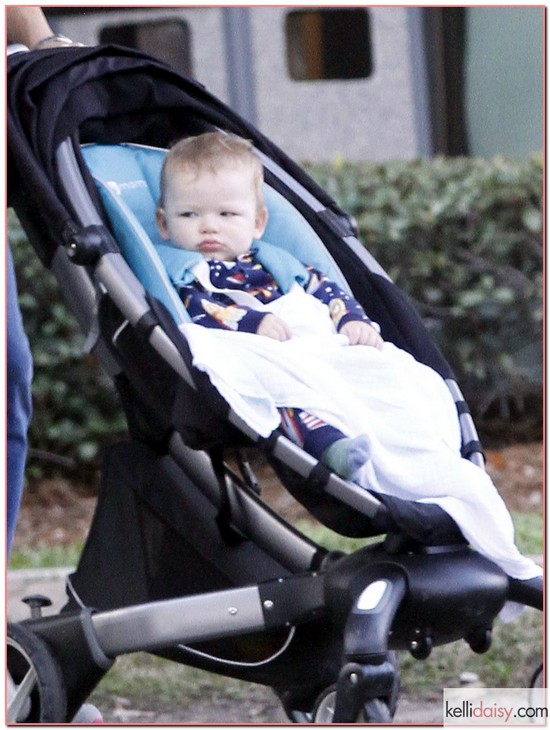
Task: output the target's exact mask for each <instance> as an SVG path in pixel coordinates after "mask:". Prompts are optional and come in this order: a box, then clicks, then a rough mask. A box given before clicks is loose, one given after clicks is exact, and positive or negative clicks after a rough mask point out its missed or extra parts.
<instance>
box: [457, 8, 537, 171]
mask: <svg viewBox="0 0 550 730" xmlns="http://www.w3.org/2000/svg"><path fill="white" fill-rule="evenodd" d="M543 25H544V9H543V8H542V7H538V8H533V7H531V8H528V7H515V8H498V7H491V8H471V9H470V10H469V12H468V15H467V28H466V63H465V76H466V84H465V85H466V90H465V97H466V98H465V104H466V116H467V127H468V129H467V133H468V141H469V151H470V154H472V155H480V156H482V157H491V156H493V155H496V154H508V155H526V154H530V153H532V152H539V151H540V150H542V134H543V131H542V120H543V108H542V104H543V98H542V92H543V69H542V59H543V40H544V39H543Z"/></svg>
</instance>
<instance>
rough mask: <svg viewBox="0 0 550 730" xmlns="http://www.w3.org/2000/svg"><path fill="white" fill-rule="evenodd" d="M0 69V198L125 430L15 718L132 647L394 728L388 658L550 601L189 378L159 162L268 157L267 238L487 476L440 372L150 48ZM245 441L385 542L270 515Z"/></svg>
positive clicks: (67, 692) (70, 706) (307, 187)
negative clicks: (315, 534) (418, 394)
mask: <svg viewBox="0 0 550 730" xmlns="http://www.w3.org/2000/svg"><path fill="white" fill-rule="evenodd" d="M8 74H9V76H8V80H9V86H8V89H9V92H8V94H9V96H8V125H9V126H8V165H9V168H8V172H9V202H10V204H11V205H12V206H13V208H14V209H15V211H16V213H17V215H18V217H19V219H20V221H21V223H22V225H23V227H24V228H25V230H26V232H27V235H28V237H29V239H30V241H31V243H32V245H33V247H34V248H35V250H36V252H37V254H38V256H39V257H40V259H41V261H42V262H43V264H44V266H45V267H47V268H48V269H50V270H51V271H52V272H53V273H54V275H55V276H56V277H57V279H58V281H59V283H60V286H61V288H62V291H63V293H64V295H65V297H66V299H67V301H68V303H69V305H70V307H71V309H72V311H73V312H74V314H75V316H76V318H77V319H78V322H79V324H80V326H81V327H82V329H83V331H84V332H85V333H86V334H87V336H88V342H89V343H92V344H93V347H94V348H95V352H96V353H97V354H98V357H99V358H100V360H101V362H102V364H103V366H104V368H105V370H106V371H107V373H108V374H109V375H110V376H111V378H112V380H113V382H114V384H115V386H116V389H117V391H118V394H119V396H120V400H121V403H122V405H123V408H124V411H125V414H126V416H127V421H128V433H129V435H128V440H127V441H125V442H124V443H120V444H116V445H114V446H112V447H111V448H110V449H109V450H108V451H107V453H106V455H105V460H104V467H103V472H102V490H101V493H100V496H99V498H98V503H97V508H96V512H95V515H94V519H93V522H92V526H91V529H90V532H89V535H88V538H87V541H86V544H85V547H84V550H83V553H82V555H81V558H80V561H79V564H78V566H77V569H76V571H75V572H74V573H73V574H72V575H71V576H70V577H69V579H68V582H67V594H68V602H67V605H66V606H65V607H64V609H63V610H62V611H61V612H60V613H59V614H58V615H54V616H42V614H41V605H40V603H41V602H40V599H36V600H34V601H33V600H30V601H29V602H30V603H31V604H32V605H31V617H30V618H29V619H28V620H25V621H23V622H21V623H19V624H14V625H10V626H9V627H8V654H7V661H8V671H9V675H10V677H11V680H12V681H13V683H14V686H15V689H16V692H15V693H14V696H13V700H12V701H11V702H10V706H9V719H10V721H13V722H44V723H55V722H63V721H68V720H70V719H71V718H72V717H73V716H74V714H75V713H76V711H77V709H78V708H79V707H80V705H81V704H82V703H83V702H84V701H85V699H86V698H87V697H88V696H89V694H90V693H91V692H92V690H93V689H94V687H95V686H96V685H97V683H98V682H99V681H100V679H101V678H102V677H103V676H104V674H105V673H106V672H108V670H109V669H110V667H111V666H112V664H113V662H114V661H115V659H116V657H118V656H121V655H123V654H127V653H131V652H141V651H144V652H150V653H152V654H155V655H158V656H161V657H165V658H168V659H170V660H172V661H174V662H178V663H182V664H185V665H189V666H195V667H199V668H201V669H204V670H207V671H210V672H214V673H218V674H222V675H225V676H229V677H235V678H239V679H242V680H245V681H249V682H254V683H259V684H262V685H266V686H269V687H271V688H272V689H273V690H274V691H275V693H276V694H277V695H278V697H279V698H280V700H281V703H282V705H283V707H284V709H285V711H286V713H287V715H288V717H289V719H290V720H291V721H293V722H319V723H323V722H335V723H342V722H367V723H384V722H385V723H387V722H391V720H392V717H393V713H394V711H395V707H396V701H397V696H398V691H399V671H398V667H397V664H396V661H395V656H394V654H395V650H408V651H410V652H411V653H412V654H413V655H414V656H415V657H416V658H418V659H425V658H427V657H428V656H429V654H430V651H431V649H432V647H433V646H437V645H441V644H446V643H449V642H454V641H457V640H460V639H465V640H466V641H467V642H468V644H469V645H470V647H471V648H472V649H473V651H476V652H484V651H486V650H487V649H488V648H489V646H490V643H491V629H492V625H493V622H494V619H495V617H496V616H497V614H498V613H499V611H500V610H501V608H502V607H503V605H504V603H505V602H506V601H508V600H513V601H516V602H519V603H522V604H525V605H529V606H532V607H534V608H537V609H540V610H542V591H541V590H540V589H533V588H532V587H529V586H526V585H522V584H521V583H520V582H518V581H514V580H509V579H508V577H507V576H506V575H505V574H504V573H503V572H502V571H501V570H500V568H498V567H497V566H496V565H495V564H494V563H492V562H491V561H489V560H487V559H485V558H484V557H482V556H480V555H479V554H477V553H476V552H474V551H473V550H471V549H470V548H469V547H468V545H467V544H466V543H465V541H464V538H463V537H462V535H461V533H460V531H459V530H458V528H457V526H456V524H455V523H454V521H453V520H452V519H451V518H450V517H449V516H448V515H447V514H446V513H445V512H444V511H443V510H442V509H441V508H440V507H438V506H437V505H430V504H419V503H413V502H407V501H404V500H400V499H397V498H393V497H388V496H385V495H375V494H372V493H370V492H368V491H366V490H364V489H361V488H359V487H358V486H356V485H355V484H352V483H350V482H347V481H345V480H344V479H341V478H340V477H338V476H337V475H336V474H333V473H331V472H330V471H328V470H327V469H326V468H325V467H324V466H323V465H322V464H320V463H319V462H317V461H316V459H314V458H313V457H311V456H310V455H308V454H307V453H305V452H304V451H303V450H302V449H300V448H299V447H297V446H296V445H295V444H293V443H292V442H291V441H290V440H288V439H287V438H286V437H285V436H284V435H283V434H282V433H280V432H279V431H278V430H276V431H275V432H273V433H272V434H271V435H270V436H269V437H268V438H264V437H261V436H259V435H258V434H257V433H256V432H255V431H254V430H253V429H251V428H250V426H249V425H248V424H247V423H246V422H245V421H243V420H242V419H241V418H240V417H239V416H238V415H237V414H236V413H234V412H233V411H232V410H231V409H230V408H229V406H228V405H227V403H226V402H225V401H224V400H223V399H222V398H221V396H220V395H219V394H218V392H217V391H216V390H215V389H214V387H213V386H212V385H211V383H210V382H209V380H208V378H207V376H206V375H205V374H204V373H202V372H199V371H198V370H196V369H195V368H194V367H193V365H192V358H191V353H190V350H189V347H188V344H187V342H186V339H185V337H184V336H183V334H182V331H181V330H180V329H179V327H178V325H179V324H181V323H183V322H186V321H187V320H188V317H187V314H186V312H185V309H184V307H183V305H182V303H181V301H180V299H179V298H178V296H177V294H176V292H175V290H174V289H173V287H172V285H171V284H170V281H169V279H168V277H167V274H166V271H165V270H164V269H163V267H162V266H161V264H160V260H159V258H158V256H157V254H156V252H155V237H156V235H157V234H156V232H155V230H154V207H155V201H156V196H157V191H158V184H159V172H160V167H161V164H162V160H163V157H164V151H165V149H166V148H167V147H168V146H169V145H170V144H171V143H172V142H174V141H176V140H177V139H179V138H181V137H184V136H188V135H192V134H198V133H201V132H205V131H209V130H213V129H222V130H226V131H229V132H233V133H236V134H238V135H240V136H242V137H245V138H248V139H251V140H252V141H253V143H254V146H255V148H256V150H257V152H258V154H259V155H260V156H261V158H262V161H263V163H264V168H265V178H266V199H267V204H268V208H269V211H270V224H269V225H270V226H272V227H274V230H273V235H271V236H270V239H271V240H284V241H285V242H286V244H287V245H288V246H289V247H292V246H296V247H297V248H296V249H295V250H298V251H300V258H301V259H302V260H307V261H308V262H309V263H311V264H312V265H314V266H316V267H318V268H319V269H322V270H324V271H325V272H327V273H328V274H329V275H330V276H331V278H333V279H336V280H337V281H339V282H342V284H343V285H344V286H346V287H348V288H349V290H350V291H351V292H353V294H354V296H355V297H356V298H357V299H358V300H359V302H360V303H361V304H362V305H363V306H364V308H365V310H366V311H367V313H368V314H369V316H370V317H371V318H372V319H373V320H375V321H376V322H378V323H379V324H380V326H381V329H382V333H383V336H384V338H385V339H387V340H389V341H392V342H394V343H395V344H396V345H398V346H399V347H401V348H403V349H405V350H407V351H408V352H410V353H411V354H413V355H414V356H415V357H416V359H417V360H420V361H421V362H423V363H425V364H427V365H429V366H430V367H432V368H433V369H435V370H436V371H437V372H439V373H440V375H442V376H443V378H444V379H445V380H446V381H447V383H448V385H449V388H450V389H451V392H452V394H453V396H454V398H455V401H456V404H457V412H458V413H459V414H460V424H461V430H462V436H463V455H464V457H466V458H469V459H471V460H472V461H474V462H475V463H477V464H479V465H480V466H481V465H482V463H483V454H482V450H481V446H480V444H479V441H478V438H477V435H476V431H475V428H474V425H473V423H472V419H471V417H470V415H469V413H468V409H467V406H466V404H465V403H464V401H463V398H462V396H461V393H460V390H459V388H458V386H457V385H456V383H455V381H454V379H453V375H452V372H451V370H450V368H449V366H448V364H447V363H446V362H445V360H444V358H443V357H442V355H441V353H440V352H439V351H438V349H437V348H436V346H435V345H434V344H433V342H432V341H431V339H430V337H429V336H428V334H427V332H426V330H425V329H424V326H423V324H422V322H421V321H420V319H419V317H418V315H417V314H416V312H415V310H414V309H413V308H412V306H411V305H410V303H409V302H408V300H407V299H406V297H405V296H404V295H403V294H402V293H401V292H400V291H399V290H398V289H397V288H396V287H395V286H394V284H393V283H392V282H391V280H390V279H389V277H388V276H387V275H386V273H385V272H384V271H383V270H382V268H381V267H380V266H379V265H378V264H377V262H376V261H375V260H374V259H373V258H372V256H371V255H370V254H369V253H368V252H367V251H366V250H365V249H364V248H363V246H362V245H361V244H360V243H359V242H358V240H357V238H356V231H355V229H354V226H353V222H352V221H351V220H350V218H349V217H348V216H346V215H345V214H344V213H343V212H342V211H341V210H339V208H338V207H337V206H336V204H335V203H334V202H333V201H332V200H331V199H330V197H329V196H328V195H327V194H326V193H325V192H324V191H323V190H322V189H320V188H319V187H318V186H317V185H316V184H315V183H314V182H313V181H312V180H310V179H309V177H308V176H307V175H306V174H305V173H304V172H303V171H302V170H301V169H300V168H299V167H298V166H297V165H296V164H295V163H294V162H293V161H292V160H290V159H288V158H287V157H286V156H285V155H284V153H283V152H281V151H280V150H279V149H278V148H277V147H276V146H274V145H273V144H272V143H271V142H270V141H269V140H267V139H266V138H265V137H264V136H262V135H261V134H260V133H259V132H258V131H257V130H256V129H254V128H253V127H252V126H251V125H249V124H248V123H247V122H246V121H245V120H243V119H241V118H240V117H239V116H238V115H236V114H235V113H234V112H233V111H232V110H231V109H229V108H227V107H226V106H225V105H224V104H222V103H221V102H220V101H219V100H217V99H216V98H213V97H212V96H211V95H210V94H209V93H207V91H206V90H205V89H204V88H203V87H202V86H201V85H200V84H198V83H196V82H194V81H191V80H189V79H186V78H184V77H182V76H180V75H179V74H177V73H176V72H174V71H173V70H172V69H171V68H169V67H168V66H166V65H164V64H162V63H160V62H158V61H156V60H154V59H151V58H149V57H147V56H144V55H142V54H140V53H137V52H134V51H132V50H129V49H126V48H120V47H117V46H100V47H94V48H69V49H56V50H52V51H41V52H25V53H17V54H14V55H12V56H11V57H10V58H9V61H8ZM275 229H276V230H275ZM281 231H284V235H280V234H281ZM250 449H252V450H261V451H262V452H263V453H264V454H265V455H266V456H267V458H268V460H269V461H270V463H271V464H272V466H273V468H274V470H275V472H276V473H277V475H278V477H279V478H280V480H281V481H282V483H283V484H284V486H285V487H286V489H288V491H289V492H290V493H291V494H292V495H293V496H294V497H295V498H296V499H297V500H298V501H299V502H300V503H302V504H303V505H304V506H305V507H306V508H307V509H308V510H309V512H310V513H311V514H312V515H313V516H315V518H316V519H318V520H319V521H320V522H322V523H323V524H325V525H327V526H328V527H329V528H331V529H332V530H335V531H336V532H339V533H341V534H344V535H347V536H361V537H376V536H380V539H379V540H378V541H375V542H373V544H370V545H369V546H367V547H364V548H361V549H359V550H358V551H356V552H354V553H352V554H343V553H340V552H338V553H336V552H330V551H328V550H326V549H325V548H323V547H322V546H320V545H318V544H316V543H315V542H313V541H312V540H310V539H308V538H307V537H305V536H304V535H303V534H301V533H300V532H299V531H297V530H296V529H295V528H294V527H293V526H292V525H290V524H289V523H287V522H285V520H283V519H282V518H281V517H280V516H279V515H277V514H276V513H275V512H274V511H273V510H272V509H271V508H270V507H268V505H267V504H266V503H265V502H264V501H263V499H262V495H261V488H260V487H259V486H258V485H257V484H256V482H255V480H254V478H253V477H252V476H251V475H250V469H249V465H248V464H247V462H246V461H245V460H244V458H242V454H243V453H244V451H245V450H250ZM233 454H236V455H237V458H236V460H235V459H234V460H233V461H231V463H229V456H230V455H233ZM235 461H236V463H237V465H240V466H235V465H234V462H235Z"/></svg>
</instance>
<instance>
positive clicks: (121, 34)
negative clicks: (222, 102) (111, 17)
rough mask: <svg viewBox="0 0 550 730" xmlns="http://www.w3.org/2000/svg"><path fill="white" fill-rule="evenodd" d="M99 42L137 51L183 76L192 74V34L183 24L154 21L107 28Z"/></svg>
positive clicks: (102, 32) (101, 34)
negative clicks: (166, 64)
mask: <svg viewBox="0 0 550 730" xmlns="http://www.w3.org/2000/svg"><path fill="white" fill-rule="evenodd" d="M99 41H100V43H116V44H117V45H119V46H127V47H129V48H136V49H137V50H139V51H142V52H143V53H147V54H148V55H149V56H154V57H155V58H158V59H160V60H161V61H164V62H165V63H168V64H169V65H170V66H172V68H174V69H175V70H176V71H179V72H180V73H182V74H185V75H186V76H192V75H193V69H192V63H191V32H190V30H189V26H188V24H187V23H186V22H185V21H182V20H156V21H151V22H147V23H128V24H125V25H111V26H106V27H105V28H102V29H101V31H100V33H99Z"/></svg>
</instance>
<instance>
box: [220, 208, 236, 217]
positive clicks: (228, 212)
mask: <svg viewBox="0 0 550 730" xmlns="http://www.w3.org/2000/svg"><path fill="white" fill-rule="evenodd" d="M234 215H238V214H237V213H236V212H235V211H234V210H222V216H224V217H225V218H230V217H232V216H234Z"/></svg>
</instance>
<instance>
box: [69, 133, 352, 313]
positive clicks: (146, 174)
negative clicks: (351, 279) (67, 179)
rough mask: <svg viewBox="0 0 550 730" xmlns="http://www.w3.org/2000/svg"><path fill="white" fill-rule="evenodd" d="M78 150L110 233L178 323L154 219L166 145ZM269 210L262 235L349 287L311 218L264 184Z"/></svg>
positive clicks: (174, 296) (174, 294) (92, 146)
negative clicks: (314, 228)
mask: <svg viewBox="0 0 550 730" xmlns="http://www.w3.org/2000/svg"><path fill="white" fill-rule="evenodd" d="M82 154H83V157H84V160H85V161H86V164H87V165H88V167H89V168H90V172H91V174H92V176H93V178H94V181H95V183H96V186H97V188H98V191H99V194H100V197H101V200H102V202H103V205H104V207H105V211H106V213H107V215H108V217H109V220H110V222H111V226H112V229H113V234H114V237H115V239H116V241H117V243H118V246H119V248H120V250H121V253H122V255H123V256H124V258H125V260H126V261H127V263H128V265H129V266H130V268H131V269H132V271H133V272H134V274H135V275H136V277H137V278H138V279H139V281H140V282H141V283H142V284H143V286H144V288H145V289H147V291H149V292H150V293H151V294H152V295H153V296H154V297H155V298H156V299H158V300H160V301H161V302H162V303H163V304H164V305H165V306H166V307H167V308H168V310H169V311H170V313H171V314H172V316H173V317H174V319H175V321H176V323H177V324H183V323H185V322H189V316H188V314H187V312H186V310H185V307H184V306H183V304H182V302H181V300H180V298H179V296H178V294H177V292H176V290H175V288H174V287H173V286H172V283H171V281H170V278H169V276H168V273H167V271H166V270H165V268H164V266H163V264H162V263H161V260H160V257H159V255H158V253H157V251H156V249H155V247H156V246H157V245H158V244H159V243H162V242H163V241H162V239H161V237H160V235H159V232H158V230H157V227H156V223H155V209H156V204H157V201H158V198H159V189H160V171H161V168H162V163H163V161H164V157H165V154H166V150H163V149H158V148H156V147H146V146H143V145H133V144H120V145H99V144H90V145H84V146H83V147H82ZM264 195H265V201H266V205H267V208H268V211H269V220H268V225H267V228H266V231H265V234H264V236H263V239H264V240H266V241H268V242H269V243H272V244H274V245H277V246H280V247H281V248H283V249H284V250H285V251H287V252H288V253H291V254H292V255H293V256H295V257H296V258H297V259H298V260H300V261H301V262H303V263H307V264H311V265H312V266H314V267H315V268H317V269H319V270H321V271H324V272H325V273H326V274H327V275H328V276H329V277H330V278H331V279H333V280H334V281H336V282H338V283H339V284H340V285H341V286H343V287H344V288H345V289H346V290H349V287H348V285H347V283H346V281H345V279H344V277H343V276H342V274H341V272H340V271H339V269H338V267H337V266H336V264H335V263H334V260H333V259H332V257H331V256H330V254H329V253H328V252H327V251H326V249H325V247H324V245H323V243H322V242H321V240H320V238H319V237H318V236H317V234H316V233H315V232H314V231H313V229H312V228H311V226H310V225H309V223H308V222H307V221H306V220H305V219H304V218H303V217H302V216H301V215H300V213H298V211H297V210H296V209H295V208H294V207H293V206H292V205H291V204H290V203H289V202H288V201H287V200H286V198H284V197H283V196H282V195H281V194H280V193H279V192H277V191H276V190H274V189H273V188H271V187H269V186H268V185H265V186H264Z"/></svg>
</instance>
